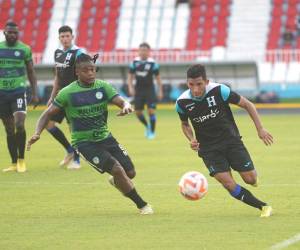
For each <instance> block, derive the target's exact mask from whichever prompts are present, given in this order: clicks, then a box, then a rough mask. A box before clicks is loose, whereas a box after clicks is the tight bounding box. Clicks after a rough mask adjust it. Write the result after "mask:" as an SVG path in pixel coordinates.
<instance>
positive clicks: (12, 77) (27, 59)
mask: <svg viewBox="0 0 300 250" xmlns="http://www.w3.org/2000/svg"><path fill="white" fill-rule="evenodd" d="M4 36H5V41H3V42H1V43H0V118H1V119H2V122H3V125H4V127H5V131H6V135H7V146H8V150H9V153H10V156H11V161H12V165H11V166H9V167H8V168H6V169H3V172H8V171H18V172H25V171H26V165H25V161H24V157H25V144H26V131H25V127H24V123H25V118H26V109H27V103H26V78H25V74H26V72H27V76H28V79H29V82H30V85H31V88H32V98H31V101H32V103H34V105H36V104H37V103H38V101H39V100H38V97H37V84H36V76H35V73H34V69H33V63H32V55H31V49H30V47H29V46H27V45H26V44H24V43H22V42H21V41H19V40H18V36H19V29H18V26H17V25H16V24H15V23H14V22H8V23H7V24H6V25H5V30H4Z"/></svg>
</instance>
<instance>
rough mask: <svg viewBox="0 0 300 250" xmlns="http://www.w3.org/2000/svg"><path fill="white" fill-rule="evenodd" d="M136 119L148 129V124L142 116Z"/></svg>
mask: <svg viewBox="0 0 300 250" xmlns="http://www.w3.org/2000/svg"><path fill="white" fill-rule="evenodd" d="M137 118H138V119H139V120H140V122H141V123H143V124H144V125H145V127H148V122H147V121H146V118H145V116H144V114H140V115H137Z"/></svg>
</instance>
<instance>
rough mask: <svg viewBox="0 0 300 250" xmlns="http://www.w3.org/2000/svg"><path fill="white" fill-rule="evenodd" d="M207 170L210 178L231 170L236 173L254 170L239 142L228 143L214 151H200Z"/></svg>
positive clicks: (247, 153)
mask: <svg viewBox="0 0 300 250" xmlns="http://www.w3.org/2000/svg"><path fill="white" fill-rule="evenodd" d="M198 155H199V157H201V158H202V159H203V162H204V164H205V166H206V167H207V168H208V171H209V174H210V176H214V175H215V174H217V173H222V172H229V171H231V169H233V170H235V171H237V172H246V171H251V170H253V169H254V165H253V162H252V160H251V157H250V154H249V152H248V150H247V149H246V147H245V146H244V143H243V142H242V141H241V140H238V141H235V142H233V143H228V144H226V145H225V144H224V145H222V146H220V147H219V148H218V149H214V150H207V151H206V150H202V149H200V150H199V152H198Z"/></svg>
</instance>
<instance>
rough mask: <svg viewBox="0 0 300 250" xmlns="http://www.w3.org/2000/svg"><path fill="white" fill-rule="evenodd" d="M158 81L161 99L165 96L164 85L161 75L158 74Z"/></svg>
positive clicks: (159, 97)
mask: <svg viewBox="0 0 300 250" xmlns="http://www.w3.org/2000/svg"><path fill="white" fill-rule="evenodd" d="M156 82H157V85H158V96H157V97H158V99H159V100H160V101H161V100H162V99H163V97H164V93H163V85H162V81H161V78H160V75H157V76H156Z"/></svg>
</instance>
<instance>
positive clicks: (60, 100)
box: [53, 90, 67, 109]
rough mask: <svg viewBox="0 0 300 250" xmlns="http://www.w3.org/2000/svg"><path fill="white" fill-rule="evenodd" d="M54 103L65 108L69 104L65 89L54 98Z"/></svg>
mask: <svg viewBox="0 0 300 250" xmlns="http://www.w3.org/2000/svg"><path fill="white" fill-rule="evenodd" d="M53 104H54V105H55V106H57V107H59V108H60V109H64V108H65V107H66V106H67V95H66V93H65V91H63V90H61V91H59V92H58V94H57V96H56V97H55V98H54V100H53Z"/></svg>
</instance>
